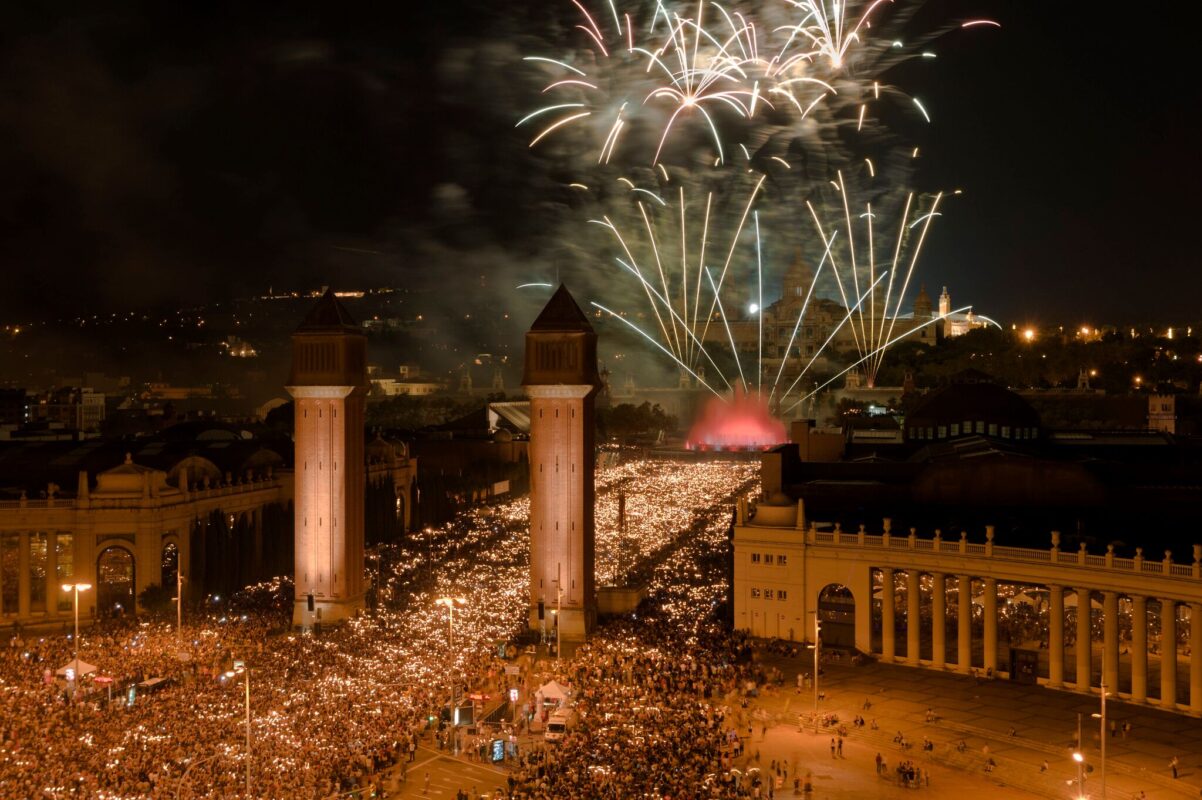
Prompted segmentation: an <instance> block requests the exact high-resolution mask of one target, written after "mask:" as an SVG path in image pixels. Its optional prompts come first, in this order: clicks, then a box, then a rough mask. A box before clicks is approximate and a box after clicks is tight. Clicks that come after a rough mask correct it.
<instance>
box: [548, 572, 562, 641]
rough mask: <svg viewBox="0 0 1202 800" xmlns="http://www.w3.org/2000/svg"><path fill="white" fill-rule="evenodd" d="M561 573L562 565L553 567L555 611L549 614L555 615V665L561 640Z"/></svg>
mask: <svg viewBox="0 0 1202 800" xmlns="http://www.w3.org/2000/svg"><path fill="white" fill-rule="evenodd" d="M562 571H563V565H562V564H556V565H555V610H554V611H553V612H551V613H553V614H554V615H555V663H556V664H558V663H559V652H560V649H561V648H560V645H561V643H562V640H561V639H560V636H559V627H560V622H559V618H560V617H561V616H563V614H562V613H561V612H562V611H563V582H562V581H561V580H560V579H559V578H560V573H561V572H562Z"/></svg>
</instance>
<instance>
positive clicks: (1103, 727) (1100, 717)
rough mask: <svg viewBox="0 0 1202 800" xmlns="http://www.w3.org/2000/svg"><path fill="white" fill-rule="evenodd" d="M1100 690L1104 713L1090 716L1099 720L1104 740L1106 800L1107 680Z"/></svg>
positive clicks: (1104, 799)
mask: <svg viewBox="0 0 1202 800" xmlns="http://www.w3.org/2000/svg"><path fill="white" fill-rule="evenodd" d="M1099 690H1100V691H1101V695H1102V713H1101V714H1090V716H1091V717H1093V718H1094V719H1096V720H1098V723H1099V728H1100V730H1101V736H1100V739H1101V742H1102V748H1101V749H1102V776H1101V777H1102V800H1106V695H1108V694H1109V692H1107V691H1106V681H1102V685H1101V686H1100V687H1099Z"/></svg>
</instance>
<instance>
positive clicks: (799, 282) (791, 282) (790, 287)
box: [781, 247, 814, 298]
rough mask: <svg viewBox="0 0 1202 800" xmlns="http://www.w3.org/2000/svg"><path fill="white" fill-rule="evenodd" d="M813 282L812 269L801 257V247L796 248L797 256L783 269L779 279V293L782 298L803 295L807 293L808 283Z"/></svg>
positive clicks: (808, 289)
mask: <svg viewBox="0 0 1202 800" xmlns="http://www.w3.org/2000/svg"><path fill="white" fill-rule="evenodd" d="M813 282H814V271H813V270H812V269H810V266H809V265H808V264H806V263H805V260H804V259H802V257H801V248H800V247H799V248H797V256H796V258H794V259H793V263H792V264H790V265H789V268H788V269H787V270H785V276H784V278H783V280H782V281H781V295H782V296H783V297H784V298H790V297H805V296H806V295H807V294H809V291H810V284H812V283H813Z"/></svg>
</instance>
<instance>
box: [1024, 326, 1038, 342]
mask: <svg viewBox="0 0 1202 800" xmlns="http://www.w3.org/2000/svg"><path fill="white" fill-rule="evenodd" d="M1023 338H1024V339H1026V340H1027V341H1028V342H1033V341H1035V329H1034V328H1025V329H1024V330H1023Z"/></svg>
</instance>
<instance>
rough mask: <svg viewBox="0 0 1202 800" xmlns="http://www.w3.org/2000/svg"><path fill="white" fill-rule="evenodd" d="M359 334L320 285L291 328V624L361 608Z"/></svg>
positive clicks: (362, 363) (363, 380)
mask: <svg viewBox="0 0 1202 800" xmlns="http://www.w3.org/2000/svg"><path fill="white" fill-rule="evenodd" d="M367 386H368V383H367V339H366V337H364V335H363V333H362V331H360V329H359V326H358V325H356V324H355V321H354V320H353V319H351V317H350V314H348V313H347V312H346V309H345V308H343V307H342V304H341V303H339V302H338V299H337V298H336V297H335V296H334V293H333V292H332V291H327V292H326V293H325V294H324V295H323V296H322V298H321V300H319V301H317V305H316V306H314V307H313V310H312V311H310V312H309V315H308V316H307V317H305V321H304V322H302V323H301V325H300V327H299V328H297V329H296V332H295V333H294V334H292V373H291V375H290V376H289V378H288V387H287V388H288V392H289V393H290V394H291V395H292V397H293V398H294V399H295V401H296V402H295V414H296V422H295V428H294V430H295V435H294V437H293V438H294V439H295V448H296V468H295V469H296V501H295V503H296V521H295V526H296V531H295V540H296V603H295V606H294V608H293V613H292V623H293V625H296V626H300V627H305V628H307V627H309V626H310V625H312V624H313V623H314V622H326V623H329V622H338V621H340V620H344V619H346V618H348V617H350V616H352V615H353V614H354V613H355V612H356V611H357V610H359V609H361V608H363V596H364V580H363V499H364V491H365V487H364V474H363V473H364V454H363V424H364V423H363V413H364V411H363V410H364V404H365V398H366V396H367Z"/></svg>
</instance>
